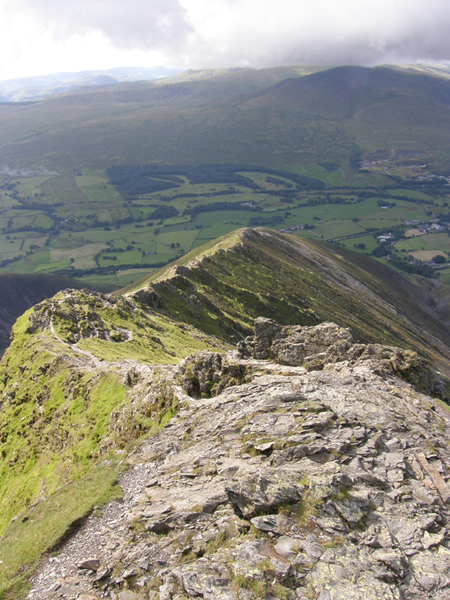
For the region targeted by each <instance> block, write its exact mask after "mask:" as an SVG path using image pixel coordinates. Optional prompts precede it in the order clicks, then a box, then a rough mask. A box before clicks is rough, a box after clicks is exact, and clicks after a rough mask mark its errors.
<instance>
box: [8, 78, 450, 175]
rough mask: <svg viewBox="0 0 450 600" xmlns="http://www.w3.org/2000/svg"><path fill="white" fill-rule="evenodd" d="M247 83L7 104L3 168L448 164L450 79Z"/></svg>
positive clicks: (139, 87) (121, 90)
mask: <svg viewBox="0 0 450 600" xmlns="http://www.w3.org/2000/svg"><path fill="white" fill-rule="evenodd" d="M247 75H248V77H249V79H248V80H247V79H246V78H245V77H244V76H243V75H242V73H240V72H236V73H235V74H230V73H228V74H227V75H226V76H223V75H217V76H215V77H214V76H213V77H211V78H210V79H208V80H200V81H187V82H186V81H185V82H180V83H173V84H172V85H165V86H164V87H155V86H149V85H148V84H126V85H119V86H111V87H108V88H107V89H101V90H95V89H94V90H93V89H89V90H84V91H80V92H78V93H74V94H69V95H66V96H62V97H59V98H52V99H49V100H44V101H42V102H39V103H36V104H32V105H28V106H10V105H8V106H5V105H4V106H1V105H0V116H1V117H2V118H1V119H0V144H1V145H2V155H3V159H4V162H5V163H7V164H11V165H15V164H22V165H23V166H25V165H26V166H31V165H35V166H47V167H48V168H51V169H58V170H66V171H67V172H71V173H73V172H74V170H76V169H81V168H83V167H90V168H101V169H104V168H106V167H109V166H110V165H111V164H121V163H122V164H123V163H137V164H146V163H150V162H160V163H165V164H177V163H178V164H184V163H195V162H246V163H248V162H252V163H254V164H262V165H272V166H289V167H290V168H292V169H294V170H296V169H297V170H301V169H302V168H304V166H305V165H313V164H318V163H320V162H322V163H333V164H338V165H340V166H341V168H342V169H344V175H345V176H346V177H351V176H354V173H353V175H352V170H351V169H350V168H349V157H350V156H351V155H353V154H355V153H357V152H359V151H374V150H380V149H384V150H386V149H389V150H391V149H392V148H397V149H399V150H403V151H405V150H408V151H409V150H415V151H417V150H419V151H422V152H425V153H427V163H428V164H430V165H433V164H434V165H437V166H443V165H444V163H445V160H446V158H447V153H448V152H449V146H448V139H449V135H448V131H449V128H450V112H449V94H450V92H449V90H450V81H448V80H445V79H442V78H439V77H432V76H428V75H419V74H412V73H405V72H401V71H394V70H390V69H386V68H377V69H366V68H362V67H361V68H360V67H339V68H337V69H331V70H328V71H322V72H319V73H313V74H311V75H306V76H304V77H300V78H296V79H295V78H294V79H288V80H285V81H282V82H281V83H278V84H276V85H275V86H272V87H269V88H266V89H264V90H261V89H260V90H259V91H251V92H249V89H251V88H252V86H253V89H257V88H258V86H264V85H265V84H267V83H268V82H269V81H274V80H275V78H274V77H269V76H266V77H265V78H264V76H262V75H261V73H260V74H259V76H258V78H257V79H258V81H256V79H253V80H252V78H251V76H250V74H247ZM281 77H283V75H281ZM241 92H246V93H241Z"/></svg>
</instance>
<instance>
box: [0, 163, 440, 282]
mask: <svg viewBox="0 0 450 600" xmlns="http://www.w3.org/2000/svg"><path fill="white" fill-rule="evenodd" d="M297 171H298V170H297ZM304 174H305V175H308V176H316V177H317V176H318V175H319V174H320V173H319V171H318V170H317V169H312V170H311V169H309V170H308V169H305V170H304ZM238 175H239V176H242V177H243V178H244V179H242V181H241V180H237V183H233V184H230V183H227V182H218V183H201V182H200V183H199V182H195V181H194V182H192V183H191V182H190V179H189V177H187V176H186V175H185V174H181V175H179V176H176V182H177V183H176V184H175V187H172V188H171V189H163V190H159V191H156V192H155V191H153V192H148V191H145V190H144V191H143V192H142V193H138V194H134V195H128V196H123V195H121V193H120V190H119V189H118V188H116V187H115V186H114V185H112V183H111V182H110V180H109V178H108V175H107V174H106V173H105V172H101V171H95V172H94V171H88V170H86V171H85V172H84V171H83V172H81V171H80V172H78V174H77V175H75V176H73V177H70V176H67V175H66V176H58V175H47V176H40V177H37V176H30V177H26V176H19V177H14V178H8V177H4V178H3V180H0V207H1V208H0V228H1V230H0V272H17V273H63V274H68V275H72V276H74V277H76V278H78V279H80V280H81V281H83V282H86V283H89V284H93V285H97V284H98V285H101V284H102V283H103V284H105V285H115V286H118V287H119V286H123V285H127V284H129V283H132V282H133V281H134V280H137V279H139V278H140V277H142V276H143V275H145V274H146V273H150V272H152V270H154V269H157V268H158V267H160V266H161V265H163V264H166V263H168V262H171V261H173V260H175V259H177V258H179V257H180V256H182V255H183V254H187V253H188V252H189V251H190V250H192V249H194V248H197V247H198V246H201V245H202V244H204V243H205V242H208V241H210V240H214V239H216V238H217V237H219V236H222V235H224V234H226V233H228V232H230V231H233V230H235V229H239V228H241V227H258V226H262V227H269V228H273V229H278V230H283V231H288V232H290V233H294V234H295V235H300V236H303V237H311V238H315V239H318V238H319V239H322V240H327V241H334V242H335V243H339V244H342V245H343V246H345V247H347V248H349V249H355V250H357V251H359V252H365V253H370V252H372V251H373V250H375V249H376V247H377V241H376V234H377V233H381V232H383V233H385V232H387V231H391V230H392V231H396V232H397V238H396V239H398V240H399V241H397V242H396V245H395V252H397V253H399V255H401V254H400V253H402V252H403V254H402V255H401V256H404V252H406V253H411V255H413V254H412V253H414V252H421V251H428V250H433V251H434V250H436V251H442V252H444V253H446V252H450V245H449V243H448V239H449V238H448V234H447V232H446V231H445V232H442V233H437V234H433V235H430V234H427V235H422V236H420V237H418V238H410V239H404V235H403V234H404V232H405V231H407V230H408V229H410V228H411V225H406V221H412V220H414V219H419V220H420V221H421V223H422V225H424V224H425V225H426V224H427V223H428V222H430V221H431V219H432V218H433V217H434V216H435V215H436V214H439V215H440V216H441V217H445V216H446V215H448V212H449V209H448V206H447V204H448V202H447V200H448V196H443V195H442V192H440V193H439V194H437V193H425V192H422V191H416V190H410V189H407V188H405V189H404V188H402V187H400V186H399V187H398V188H393V187H390V188H388V189H386V190H383V189H380V188H378V189H373V190H372V189H360V190H358V189H355V188H354V187H351V188H344V187H343V188H340V189H332V188H330V189H323V190H314V189H311V190H308V189H304V188H302V187H301V186H299V185H298V184H296V182H295V174H293V175H292V177H293V179H292V180H290V179H289V177H288V176H287V175H281V176H277V177H275V178H274V177H272V176H270V175H268V174H267V173H264V172H256V171H255V172H251V171H245V170H243V171H239V172H238ZM156 181H164V180H163V179H160V180H158V179H157V180H156ZM245 181H249V182H250V183H249V184H248V185H247V184H246V183H245ZM222 206H225V207H226V208H224V209H223V208H222ZM435 220H436V219H435ZM305 226H306V228H304V227H305ZM419 258H420V257H419Z"/></svg>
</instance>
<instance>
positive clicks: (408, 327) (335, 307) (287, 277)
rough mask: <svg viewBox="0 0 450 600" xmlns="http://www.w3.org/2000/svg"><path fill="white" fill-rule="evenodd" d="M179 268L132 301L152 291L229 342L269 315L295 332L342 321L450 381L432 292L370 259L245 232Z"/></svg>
mask: <svg viewBox="0 0 450 600" xmlns="http://www.w3.org/2000/svg"><path fill="white" fill-rule="evenodd" d="M174 264H175V265H178V266H177V267H175V266H169V267H166V268H165V269H162V270H161V271H159V272H156V273H155V274H153V275H152V276H151V277H150V278H148V279H147V280H144V281H143V282H140V283H139V284H135V285H134V286H130V288H126V289H125V293H126V294H130V295H131V296H132V297H133V295H134V294H136V290H138V289H151V290H153V291H154V292H155V293H156V294H157V295H158V296H159V297H160V299H161V301H162V309H161V310H162V311H163V312H165V313H166V314H168V315H172V316H174V317H176V318H177V319H178V320H185V321H186V322H188V323H191V324H192V325H195V326H202V327H203V328H204V330H206V331H208V332H211V333H214V334H215V335H217V336H220V337H222V338H223V339H227V340H235V339H236V338H239V337H242V336H243V335H246V334H248V333H249V332H250V331H251V326H252V321H253V319H254V318H255V317H256V316H259V315H262V316H266V317H270V318H273V319H275V320H276V321H278V322H280V323H286V324H289V323H300V324H301V323H303V324H310V323H312V322H314V321H315V320H320V321H323V320H334V321H336V322H337V323H339V324H340V325H341V326H349V327H351V328H352V330H353V332H354V334H355V336H356V337H357V338H358V339H359V340H361V341H365V342H368V341H372V342H373V341H375V342H379V343H385V344H391V345H398V346H403V347H408V348H412V349H415V350H416V351H417V352H419V354H421V355H423V356H426V357H427V358H428V359H429V360H430V361H431V362H432V363H434V364H435V365H436V366H438V367H439V368H440V369H441V370H442V371H444V372H446V373H447V374H449V375H450V365H449V363H448V358H447V357H448V350H449V347H450V335H449V332H448V330H447V329H446V328H445V327H443V325H442V323H440V322H439V321H438V320H437V318H436V317H435V316H434V315H433V314H432V312H431V311H430V310H427V309H425V308H424V306H425V305H426V302H427V298H426V291H425V290H424V289H422V290H420V292H419V291H415V290H417V288H416V287H415V286H414V285H413V284H412V283H411V282H410V281H409V280H408V279H407V278H405V277H404V276H403V275H402V274H399V273H396V272H395V271H393V270H392V269H390V268H389V267H386V266H384V265H382V264H380V263H378V262H376V261H375V260H373V259H370V258H368V257H367V256H365V255H361V254H356V253H354V252H351V251H349V250H346V249H344V248H339V249H336V247H334V246H330V245H326V244H323V243H320V242H316V241H313V240H310V239H299V238H295V237H293V236H286V235H283V234H280V233H278V232H275V231H272V230H263V229H260V230H250V229H245V230H241V231H239V232H234V233H233V234H230V235H228V236H224V238H222V239H221V240H220V241H219V242H217V243H210V244H209V245H208V246H207V247H206V249H205V248H198V249H197V250H196V251H194V252H192V253H190V254H189V255H187V256H185V257H184V258H183V259H182V260H181V261H178V262H177V263H174ZM185 265H186V266H185ZM414 294H415V296H416V298H415V299H414ZM134 297H135V298H138V297H139V296H134ZM193 297H195V298H196V300H195V302H194V301H193V300H192V298H193ZM142 299H143V301H144V302H145V295H144V296H142ZM191 307H192V308H191ZM230 324H231V325H230Z"/></svg>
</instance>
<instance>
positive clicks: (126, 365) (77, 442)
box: [0, 290, 228, 598]
mask: <svg viewBox="0 0 450 600" xmlns="http://www.w3.org/2000/svg"><path fill="white" fill-rule="evenodd" d="M80 334H81V335H82V338H81V339H80V340H79V341H78V338H79V335H80ZM97 336H99V337H97ZM77 341H78V343H77V345H76V346H75V345H74V344H75V342H77ZM227 347H228V346H227V345H226V344H224V343H223V342H220V341H219V340H214V339H212V338H211V336H207V335H205V334H203V333H202V332H201V331H197V330H194V329H193V328H192V327H188V326H186V325H183V324H177V323H174V322H173V321H172V320H169V319H167V318H165V317H164V316H158V315H155V314H153V313H150V312H149V311H143V310H141V309H139V307H138V306H136V305H135V304H133V303H131V302H129V301H126V300H124V299H122V298H116V299H112V300H111V301H110V300H108V298H107V297H105V296H102V295H101V294H96V293H89V292H87V291H85V290H84V291H76V290H71V291H66V292H64V293H63V292H60V293H59V294H57V295H56V296H55V297H54V298H53V299H51V300H45V301H44V302H42V303H41V304H39V305H37V306H35V307H34V308H32V309H30V310H29V311H27V312H26V313H25V314H24V315H23V316H22V317H20V318H19V319H18V320H17V322H16V324H15V326H14V328H13V340H12V343H11V346H10V347H9V348H8V350H7V351H6V353H5V355H4V357H3V359H2V362H1V363H0V393H1V395H2V407H1V411H0V434H1V438H0V441H1V445H0V450H1V452H0V534H1V533H3V532H5V531H6V534H5V538H3V539H2V544H1V547H2V550H1V551H0V554H1V560H3V561H4V565H3V566H2V573H3V574H2V575H1V576H0V598H3V597H5V598H6V597H8V598H9V597H11V598H12V597H14V598H18V597H19V596H18V595H14V594H15V593H14V594H13V595H12V596H10V595H6V596H3V591H2V590H7V589H8V590H9V589H10V587H11V585H12V584H13V583H14V582H15V583H14V586H16V583H17V586H19V588H20V586H22V585H24V581H23V573H27V572H28V571H27V570H26V571H24V572H23V573H22V575H21V576H19V575H18V571H20V570H21V568H22V567H23V565H24V563H27V564H28V565H29V566H30V564H31V565H32V564H34V562H35V561H36V560H37V559H38V558H39V555H40V553H42V552H43V551H44V550H46V549H48V548H49V547H51V546H52V545H53V544H54V543H55V541H56V540H57V539H58V538H59V537H60V536H61V535H63V534H64V531H65V530H66V529H67V528H68V527H69V526H70V524H71V523H72V522H73V520H74V519H77V518H79V517H81V516H83V515H84V514H86V513H87V512H89V510H91V508H92V507H93V506H94V505H98V504H100V503H101V502H102V501H104V500H106V499H108V498H109V497H111V494H112V493H114V489H113V488H111V485H112V484H113V482H114V478H115V473H117V470H116V468H115V466H114V465H115V463H114V457H115V456H116V454H123V453H124V452H126V448H127V447H128V446H129V444H130V443H131V444H132V443H133V441H134V440H136V439H137V438H140V437H141V436H145V435H151V434H152V433H154V432H156V431H157V430H158V427H160V426H161V425H163V424H164V423H165V422H166V421H167V418H170V416H171V415H172V410H173V407H174V406H175V404H174V402H175V403H176V401H175V399H174V398H173V397H172V396H171V395H170V394H167V392H165V391H164V390H165V388H164V373H163V372H161V373H159V371H158V367H157V366H154V367H153V371H152V370H150V371H148V369H147V371H145V370H144V371H143V375H135V374H134V370H133V369H134V365H160V364H167V363H169V364H170V363H172V364H174V363H178V362H179V361H180V360H181V359H182V358H183V357H185V356H187V355H188V354H190V353H192V352H193V351H195V350H200V349H205V348H208V349H211V350H217V349H224V348H227ZM137 361H138V362H137ZM139 368H140V369H141V370H142V366H140V367H139ZM155 369H156V371H155ZM142 377H144V378H145V377H148V378H149V379H148V381H147V380H145V381H146V384H145V390H141V391H140V392H138V396H136V393H137V392H136V391H135V389H134V386H135V385H136V382H139V381H141V379H142ZM130 378H131V379H130ZM130 382H131V383H130ZM138 387H139V386H138ZM144 397H145V398H144ZM105 459H108V461H107V462H105ZM111 460H113V463H112V466H111ZM116 462H117V461H116ZM93 481H94V482H95V481H97V484H95V486H94V487H95V490H94V491H93V490H92V489H91V488H92V486H93V485H94V484H93ZM70 482H77V483H76V484H74V485H73V486H71V487H70V489H71V490H72V495H71V496H73V497H72V498H71V502H72V505H71V506H72V508H70V509H69V508H67V507H66V506H65V502H66V501H65V500H63V499H62V498H60V500H58V498H59V496H57V498H56V500H54V494H55V492H57V490H58V489H59V488H60V487H61V486H64V485H66V484H68V483H70ZM98 482H101V485H100V484H99V483H98ZM94 492H95V493H94ZM44 498H46V500H45V502H42V503H39V504H38V505H37V506H38V507H39V509H38V508H37V507H35V509H33V508H32V506H33V505H34V504H35V503H36V502H38V501H41V500H43V499H44ZM59 501H60V502H61V503H63V504H64V506H65V508H64V510H62V511H58V519H57V520H55V521H54V523H53V525H52V526H51V527H49V526H48V519H49V518H50V515H51V512H52V510H54V505H55V502H56V504H58V502H59ZM30 506H31V508H30V510H31V513H30V514H31V517H32V520H31V517H30V514H28V516H27V514H25V515H22V516H21V517H20V522H21V523H22V522H23V523H25V522H26V523H28V520H29V519H30V520H29V523H31V522H36V520H39V523H38V525H36V526H33V527H31V531H30V527H29V526H28V525H26V524H25V525H20V523H19V524H16V523H14V524H13V525H11V526H10V527H7V526H8V523H10V521H11V518H13V517H15V516H17V515H18V514H20V513H21V512H22V511H23V510H24V509H25V508H26V507H30ZM52 507H53V508H52ZM36 511H37V512H36ZM30 536H31V537H30ZM33 536H34V537H38V538H39V544H37V543H36V544H34V545H33V547H32V548H31V550H32V551H31V553H30V548H28V550H27V549H26V548H24V545H23V543H21V542H20V539H21V538H23V539H24V540H26V544H28V543H31V541H30V540H31V538H33ZM19 538H20V539H19ZM11 552H12V553H13V554H11ZM4 554H6V556H4ZM17 586H16V587H17ZM16 587H15V588H14V589H16ZM17 589H18V588H17ZM11 593H12V592H11ZM5 594H6V592H5ZM8 594H10V592H8Z"/></svg>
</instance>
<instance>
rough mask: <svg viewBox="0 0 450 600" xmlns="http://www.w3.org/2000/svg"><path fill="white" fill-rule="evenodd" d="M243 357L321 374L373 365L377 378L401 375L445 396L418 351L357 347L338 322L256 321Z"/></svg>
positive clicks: (240, 349) (241, 348)
mask: <svg viewBox="0 0 450 600" xmlns="http://www.w3.org/2000/svg"><path fill="white" fill-rule="evenodd" d="M238 353H239V356H241V357H252V358H257V359H269V360H274V361H276V362H277V363H279V364H281V365H291V366H304V367H305V368H306V369H307V370H308V371H317V370H321V369H323V368H324V367H325V365H329V364H333V363H338V362H342V361H347V362H348V363H349V364H351V365H352V366H358V365H360V364H362V363H369V365H370V367H371V369H372V371H373V372H374V373H376V374H377V375H384V376H392V375H396V374H398V375H401V376H402V377H404V378H405V379H407V380H408V381H410V382H411V383H412V384H413V385H414V386H415V387H417V388H419V389H422V390H424V391H428V392H436V393H442V394H444V387H443V385H442V382H441V381H440V380H439V378H437V376H436V374H435V373H433V372H432V371H431V370H430V369H429V367H428V366H427V364H426V363H425V362H424V361H423V360H422V359H421V358H420V357H419V356H418V355H417V353H416V352H413V351H408V350H402V349H400V348H394V347H390V346H383V345H381V344H357V343H355V340H354V339H353V335H352V333H351V331H350V329H349V328H342V327H339V326H338V325H336V323H321V324H320V325H317V326H315V327H303V326H301V325H297V326H284V327H283V326H281V325H277V324H276V323H274V322H273V321H272V320H270V319H264V318H263V317H259V318H258V319H256V320H255V335H254V336H252V337H248V338H246V339H245V340H244V341H242V342H240V343H239V344H238Z"/></svg>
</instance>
